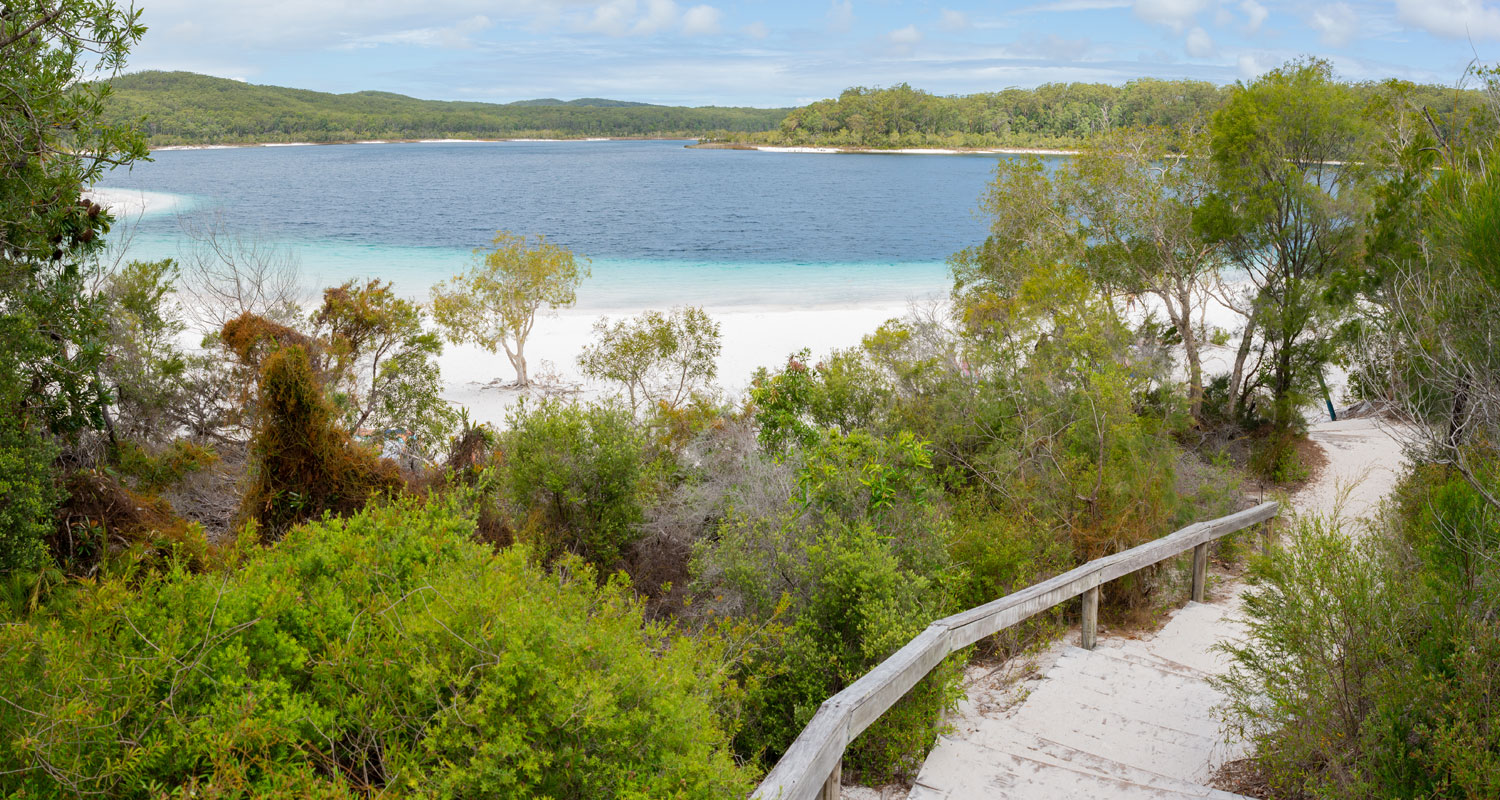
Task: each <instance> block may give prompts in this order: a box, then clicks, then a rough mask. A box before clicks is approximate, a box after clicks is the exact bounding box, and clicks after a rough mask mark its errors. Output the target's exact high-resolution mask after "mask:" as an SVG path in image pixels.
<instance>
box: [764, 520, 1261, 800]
mask: <svg viewBox="0 0 1500 800" xmlns="http://www.w3.org/2000/svg"><path fill="white" fill-rule="evenodd" d="M1276 508H1277V506H1276V504H1275V503H1262V504H1260V505H1258V506H1256V507H1254V508H1247V509H1245V510H1244V511H1239V512H1236V513H1234V514H1230V515H1229V516H1227V517H1220V518H1218V519H1215V520H1209V521H1207V522H1197V523H1194V524H1192V525H1189V526H1187V527H1186V528H1183V529H1181V530H1179V531H1176V532H1174V533H1171V534H1169V535H1167V536H1163V537H1162V538H1160V539H1156V540H1153V541H1150V542H1146V543H1145V544H1140V545H1136V546H1135V547H1132V548H1130V549H1129V550H1123V551H1121V552H1119V553H1115V554H1114V555H1109V556H1104V557H1103V558H1096V559H1094V560H1093V561H1090V562H1088V563H1087V564H1083V565H1081V566H1078V567H1074V568H1073V569H1070V570H1068V571H1067V572H1064V573H1063V574H1061V575H1055V576H1053V577H1051V578H1048V579H1046V580H1044V581H1042V582H1040V583H1036V584H1032V585H1031V586H1028V587H1026V588H1024V589H1021V590H1019V591H1015V592H1011V593H1010V594H1008V595H1006V596H1004V597H1001V598H997V599H995V600H991V601H990V602H988V603H985V604H984V605H981V606H976V607H974V608H971V609H969V610H967V611H960V612H958V613H957V614H952V615H950V616H947V617H944V618H942V619H940V620H937V621H935V622H933V623H932V624H931V625H929V626H927V629H926V630H924V631H922V632H921V633H920V634H918V635H917V636H916V637H915V638H913V639H912V640H911V641H909V642H907V643H906V645H905V646H903V647H902V648H901V649H899V650H897V651H896V652H895V653H894V654H892V655H891V656H890V657H889V658H887V659H886V660H884V661H882V662H880V664H879V665H878V666H876V667H875V668H874V669H872V670H870V671H869V672H866V673H865V674H864V675H863V676H862V677H860V678H859V680H856V681H855V682H853V683H851V684H849V685H848V686H845V687H844V688H843V689H842V690H840V691H839V693H838V694H835V695H834V696H833V697H830V698H828V699H827V700H824V701H823V704H822V705H821V706H819V707H818V711H817V713H815V714H813V718H812V720H811V721H809V722H808V723H807V727H805V728H803V729H802V732H801V733H800V734H798V735H797V739H796V741H794V742H792V744H791V746H790V747H788V748H787V749H786V751H785V752H783V753H782V755H781V760H780V761H777V762H776V766H774V767H772V768H771V771H770V773H768V774H767V775H766V777H765V779H764V780H763V781H761V784H760V786H759V787H758V788H757V789H756V790H755V794H754V796H753V798H754V800H837V798H838V797H839V795H840V793H841V787H840V785H839V784H840V782H841V781H842V779H843V762H842V760H841V759H842V758H843V754H844V751H845V749H846V748H848V746H849V743H850V742H851V741H853V740H854V738H855V737H857V736H859V734H860V732H861V731H864V730H865V729H866V728H868V727H869V726H870V725H872V724H874V723H875V721H876V720H877V719H879V718H880V715H881V714H883V713H885V712H886V711H887V710H888V709H889V708H890V707H891V706H892V705H894V704H895V703H896V702H897V701H899V700H900V699H901V698H902V697H903V696H904V695H905V694H906V693H907V692H908V691H910V690H911V688H912V687H913V686H915V685H916V684H917V683H918V682H919V681H921V680H922V678H923V677H924V676H926V675H927V674H928V673H930V672H931V671H932V669H933V668H934V667H936V666H937V665H938V664H941V663H942V661H943V659H944V658H946V657H948V656H949V655H952V654H953V653H956V652H958V651H959V650H962V649H963V648H965V647H969V646H970V645H973V644H975V643H977V642H978V641H980V640H981V639H983V638H985V637H986V636H992V635H994V634H996V633H999V632H1000V631H1003V630H1005V629H1007V628H1009V627H1011V626H1013V625H1016V624H1019V623H1020V622H1022V621H1023V620H1027V619H1030V618H1031V617H1033V616H1035V615H1037V614H1040V613H1042V612H1044V611H1046V610H1047V609H1049V608H1053V607H1055V606H1057V605H1059V604H1061V603H1067V602H1070V601H1072V599H1073V598H1075V597H1080V596H1081V597H1082V598H1083V637H1082V638H1083V641H1082V642H1081V644H1082V646H1083V647H1085V648H1087V649H1090V650H1092V649H1093V648H1094V645H1095V643H1096V642H1097V640H1098V638H1099V593H1100V587H1102V586H1103V585H1104V584H1106V583H1108V582H1110V581H1112V580H1116V579H1118V578H1123V577H1125V576H1126V575H1129V574H1131V573H1133V572H1136V571H1137V570H1140V569H1142V568H1144V567H1149V566H1151V565H1153V564H1159V563H1161V562H1163V561H1165V560H1167V559H1169V558H1174V557H1176V556H1179V555H1181V554H1183V553H1186V552H1187V551H1188V550H1189V549H1192V550H1193V561H1194V567H1195V570H1194V578H1195V581H1194V582H1195V586H1194V590H1193V594H1194V599H1198V598H1200V597H1201V596H1202V593H1203V578H1204V576H1205V575H1206V570H1207V565H1208V550H1207V545H1208V543H1209V542H1212V541H1214V540H1215V539H1218V538H1219V537H1221V536H1225V535H1226V534H1230V533H1234V532H1235V531H1240V530H1246V529H1248V528H1249V527H1250V526H1252V525H1255V524H1257V523H1259V522H1260V521H1262V520H1266V519H1269V518H1271V517H1273V516H1275V514H1276ZM1262 534H1263V535H1264V536H1265V540H1264V541H1265V546H1266V547H1268V548H1269V547H1270V544H1271V541H1272V539H1271V535H1272V532H1271V529H1270V528H1269V526H1268V527H1267V528H1265V529H1263V530H1262Z"/></svg>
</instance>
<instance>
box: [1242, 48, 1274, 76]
mask: <svg viewBox="0 0 1500 800" xmlns="http://www.w3.org/2000/svg"><path fill="white" fill-rule="evenodd" d="M1236 65H1237V66H1238V67H1239V70H1240V77H1241V78H1244V79H1245V80H1250V79H1252V78H1259V77H1260V76H1261V75H1264V74H1266V73H1267V72H1269V71H1270V70H1271V63H1270V62H1269V61H1267V60H1266V59H1265V58H1262V57H1261V55H1260V54H1258V53H1241V54H1240V57H1239V58H1238V59H1236Z"/></svg>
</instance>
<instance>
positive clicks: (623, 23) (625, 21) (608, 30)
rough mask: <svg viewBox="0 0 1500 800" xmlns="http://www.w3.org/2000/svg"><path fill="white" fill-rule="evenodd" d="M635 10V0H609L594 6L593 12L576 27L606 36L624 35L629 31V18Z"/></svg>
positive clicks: (633, 14)
mask: <svg viewBox="0 0 1500 800" xmlns="http://www.w3.org/2000/svg"><path fill="white" fill-rule="evenodd" d="M636 11H637V8H636V2H635V0H610V2H608V3H603V4H601V5H599V6H598V7H597V8H595V9H594V13H593V14H592V15H591V16H589V18H588V19H587V20H584V21H582V22H580V23H579V24H578V27H579V29H581V30H585V31H591V32H593V33H602V34H604V35H606V36H625V35H627V34H629V33H630V29H631V28H630V20H631V19H632V18H633V17H634V16H635V14H636Z"/></svg>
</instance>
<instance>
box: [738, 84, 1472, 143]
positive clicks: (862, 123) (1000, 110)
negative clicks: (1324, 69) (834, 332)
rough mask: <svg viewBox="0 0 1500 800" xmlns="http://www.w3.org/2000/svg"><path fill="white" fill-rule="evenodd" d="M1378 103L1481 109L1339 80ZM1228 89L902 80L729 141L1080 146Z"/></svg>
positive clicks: (1200, 110)
mask: <svg viewBox="0 0 1500 800" xmlns="http://www.w3.org/2000/svg"><path fill="white" fill-rule="evenodd" d="M1344 86H1345V87H1346V88H1347V89H1348V91H1350V92H1354V93H1356V94H1358V95H1362V96H1363V97H1364V99H1367V100H1371V101H1375V100H1378V99H1379V98H1380V97H1384V96H1393V95H1396V94H1398V93H1399V94H1401V95H1402V96H1403V98H1404V99H1405V100H1406V101H1407V102H1412V103H1415V105H1416V106H1417V107H1426V108H1430V109H1431V110H1432V112H1433V114H1434V115H1435V116H1436V117H1437V118H1440V119H1445V120H1451V119H1458V118H1464V117H1469V116H1472V115H1473V114H1474V112H1476V111H1478V109H1479V107H1480V105H1481V103H1482V97H1481V95H1480V94H1479V93H1478V92H1473V91H1464V90H1457V89H1454V88H1451V87H1442V86H1419V85H1412V84H1406V83H1400V82H1394V81H1387V82H1383V83H1361V84H1344ZM1228 94H1229V87H1224V86H1216V85H1214V84H1211V83H1207V82H1204V81H1190V80H1156V79H1152V78H1145V79H1141V80H1135V81H1131V82H1129V83H1126V84H1124V85H1122V86H1111V85H1108V84H1103V83H1049V84H1045V85H1042V86H1039V87H1037V88H1035V89H1005V90H1003V91H999V92H985V93H980V94H970V95H960V96H941V95H935V94H931V93H929V92H925V91H922V90H920V89H913V88H912V87H911V86H909V85H907V84H905V83H902V84H898V85H896V86H892V87H890V88H888V89H868V88H865V87H858V86H857V87H854V88H852V89H846V90H845V91H844V92H843V94H841V95H839V97H838V99H833V100H819V101H818V102H816V103H812V104H810V105H807V106H803V107H801V108H796V109H792V111H791V112H789V113H788V114H787V115H786V116H785V117H784V118H783V119H782V120H781V124H780V126H779V127H778V128H777V129H776V130H773V131H765V132H760V133H748V134H739V135H731V136H729V137H727V138H728V139H729V140H731V141H739V142H755V143H764V144H777V145H811V144H816V145H842V146H850V147H874V148H882V147H1003V146H1043V147H1045V146H1053V147H1067V146H1075V145H1080V144H1082V143H1084V142H1085V141H1087V140H1088V139H1089V138H1091V137H1093V136H1096V135H1098V134H1100V133H1102V132H1104V131H1108V130H1112V129H1120V128H1144V127H1151V126H1161V127H1167V128H1174V129H1176V128H1182V127H1184V126H1188V125H1191V124H1194V123H1195V122H1196V123H1201V122H1203V121H1204V120H1207V119H1208V117H1209V115H1210V114H1212V113H1213V112H1214V111H1215V110H1217V109H1218V108H1219V107H1220V106H1221V105H1223V103H1224V101H1225V99H1226V98H1227V97H1228Z"/></svg>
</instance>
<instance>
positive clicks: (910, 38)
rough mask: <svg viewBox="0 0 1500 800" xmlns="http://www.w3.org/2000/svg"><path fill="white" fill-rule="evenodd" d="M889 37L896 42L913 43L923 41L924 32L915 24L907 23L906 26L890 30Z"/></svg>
mask: <svg viewBox="0 0 1500 800" xmlns="http://www.w3.org/2000/svg"><path fill="white" fill-rule="evenodd" d="M889 38H890V40H891V42H892V43H894V44H904V45H913V44H916V43H917V42H920V41H922V32H921V31H919V30H917V26H915V25H907V26H906V27H905V28H897V29H895V30H893V31H891V32H890V34H889Z"/></svg>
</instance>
